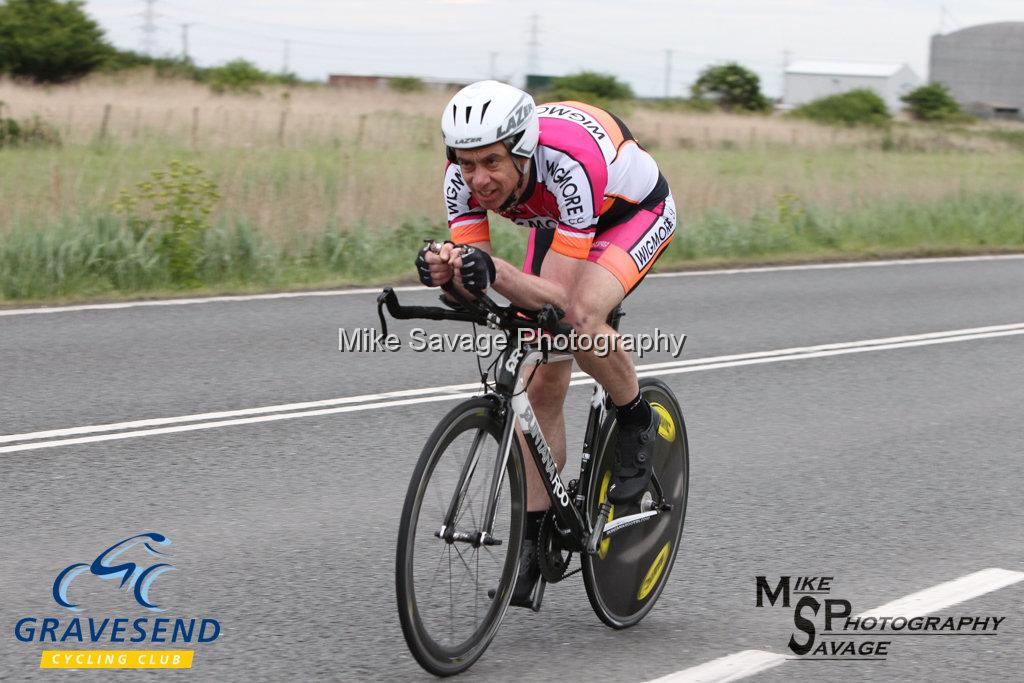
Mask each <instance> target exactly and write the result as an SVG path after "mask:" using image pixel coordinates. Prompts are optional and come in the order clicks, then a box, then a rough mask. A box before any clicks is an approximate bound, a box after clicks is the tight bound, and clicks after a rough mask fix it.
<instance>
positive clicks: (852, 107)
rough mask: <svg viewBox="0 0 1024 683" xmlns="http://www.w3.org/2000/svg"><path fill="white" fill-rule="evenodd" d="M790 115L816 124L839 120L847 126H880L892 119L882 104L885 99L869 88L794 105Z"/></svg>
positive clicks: (837, 121)
mask: <svg viewBox="0 0 1024 683" xmlns="http://www.w3.org/2000/svg"><path fill="white" fill-rule="evenodd" d="M790 115H791V116H798V117H802V118H807V119H811V120H812V121H818V122H819V123H833V124H835V123H840V124H846V125H848V126H853V125H855V124H858V123H865V124H868V125H873V126H882V125H885V124H887V123H889V121H890V120H891V119H892V117H891V116H890V115H889V109H888V108H887V107H886V106H885V100H883V99H882V98H881V97H879V96H878V94H877V93H876V92H874V91H873V90H868V89H866V88H862V89H858V90H851V91H849V92H844V93H842V94H839V95H831V96H829V97H822V98H821V99H817V100H814V101H813V102H808V103H807V104H805V105H802V106H800V107H797V108H796V109H794V110H793V111H792V112H790Z"/></svg>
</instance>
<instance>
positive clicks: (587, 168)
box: [416, 81, 676, 606]
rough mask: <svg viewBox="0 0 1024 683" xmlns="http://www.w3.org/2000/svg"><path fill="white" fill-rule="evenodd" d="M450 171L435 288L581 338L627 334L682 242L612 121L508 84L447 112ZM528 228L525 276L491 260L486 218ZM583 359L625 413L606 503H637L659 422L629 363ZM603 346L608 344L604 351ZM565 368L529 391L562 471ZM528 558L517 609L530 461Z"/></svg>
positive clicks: (661, 194) (661, 190)
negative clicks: (542, 100) (493, 299)
mask: <svg viewBox="0 0 1024 683" xmlns="http://www.w3.org/2000/svg"><path fill="white" fill-rule="evenodd" d="M441 130H442V133H443V136H444V143H445V147H446V151H447V157H448V164H447V166H446V170H445V178H444V201H445V204H446V206H447V210H448V225H449V228H450V230H451V241H450V242H446V243H445V244H444V246H443V247H442V248H441V250H440V253H434V252H433V251H431V250H429V249H428V248H426V247H425V248H424V249H423V250H421V251H420V254H419V256H418V257H417V259H416V266H417V270H418V272H419V276H420V280H421V282H423V284H425V285H427V286H440V285H444V284H446V283H448V282H450V281H454V284H455V286H456V288H457V289H459V290H461V292H462V294H463V295H464V296H470V295H472V294H479V293H481V292H483V291H484V290H486V289H488V288H493V289H494V290H495V291H497V292H498V293H500V294H502V295H503V296H505V297H506V298H507V299H508V300H509V301H511V302H512V303H513V304H515V305H517V306H520V307H522V308H529V309H537V308H540V307H542V306H543V305H545V304H553V305H555V306H557V307H559V308H561V309H562V310H564V311H565V322H566V323H568V324H570V325H572V327H573V328H574V329H575V331H576V333H577V334H578V335H580V336H583V335H586V336H589V337H591V338H592V339H596V338H597V337H598V336H599V335H603V336H606V337H608V338H615V337H617V336H618V335H617V333H616V332H615V331H614V330H613V329H612V328H611V327H610V326H609V325H608V323H607V318H608V315H609V313H610V312H611V311H612V310H613V309H614V308H615V307H616V306H618V305H619V303H621V302H622V300H623V299H624V298H625V297H626V296H627V295H628V294H629V293H630V292H632V291H633V290H634V289H635V288H636V286H637V285H638V284H639V283H640V281H641V280H643V278H644V276H645V275H646V274H647V272H648V271H649V270H650V268H651V265H652V264H653V263H654V262H655V261H656V260H657V259H658V257H659V256H660V255H661V253H662V252H663V251H664V249H665V247H666V246H667V245H668V243H669V242H670V241H671V240H672V237H673V234H674V231H675V226H676V211H675V204H674V203H673V201H672V195H671V193H670V191H669V187H668V183H667V182H666V181H665V178H664V176H662V174H661V172H660V171H659V170H658V166H657V164H656V163H655V161H654V159H653V158H652V157H651V156H650V155H649V154H648V153H647V152H646V151H644V150H643V149H642V148H641V147H640V146H639V144H638V143H637V142H636V140H634V139H633V136H632V134H631V133H630V132H629V129H628V128H627V127H626V125H625V124H624V123H623V122H622V121H621V120H620V119H619V118H618V117H616V116H615V115H613V114H610V113H609V112H606V111H604V110H602V109H599V108H597V107H593V106H590V105H587V104H583V103H581V102H557V103H550V104H543V105H541V106H540V107H537V106H536V105H535V104H534V101H533V98H532V97H531V96H530V95H529V94H527V93H525V92H523V91H521V90H519V89H518V88H514V87H512V86H510V85H506V84H504V83H499V82H497V81H480V82H477V83H473V84H472V85H469V86H466V87H465V88H463V89H462V90H460V91H459V92H458V93H457V94H456V95H455V96H454V97H453V98H452V99H451V101H450V102H449V103H448V105H447V107H446V108H445V110H444V112H443V114H442V117H441ZM488 211H494V212H496V213H498V214H500V215H502V216H504V217H506V218H508V219H510V220H512V221H513V222H515V223H517V224H519V225H522V226H524V227H528V228H530V238H529V246H528V248H527V251H526V261H525V263H524V264H523V267H522V270H520V269H519V268H517V267H515V266H513V265H512V264H511V263H508V262H507V261H504V260H502V259H499V258H495V257H493V256H492V254H491V242H490V231H489V227H488V220H487V212H488ZM610 346H611V351H610V352H608V353H607V354H606V355H604V356H602V355H599V354H598V353H596V352H594V351H577V352H576V353H574V357H575V360H576V362H577V363H579V365H580V367H581V368H582V369H583V370H584V372H586V373H587V374H589V375H590V376H592V377H593V378H594V379H595V380H597V381H598V382H600V383H601V385H602V386H603V387H604V388H605V390H606V391H607V392H608V395H609V396H610V397H611V400H612V402H613V403H614V404H615V406H616V420H617V423H618V442H617V457H616V460H615V463H614V467H613V470H612V486H611V487H610V488H609V490H608V500H609V501H610V502H611V503H613V504H616V505H626V504H631V503H635V502H636V501H638V500H639V498H640V497H641V496H642V495H643V493H644V491H645V490H646V489H647V486H648V484H649V483H650V480H651V474H652V470H651V465H650V459H651V455H652V449H653V444H654V440H655V439H654V437H655V435H656V434H657V430H658V421H659V417H658V414H657V413H656V412H655V411H653V410H652V409H651V406H650V404H649V403H647V401H645V400H644V399H643V397H642V396H641V395H640V388H639V385H638V382H637V376H636V370H635V368H634V366H633V360H632V357H631V356H630V355H629V354H628V353H627V352H625V351H624V350H622V349H621V348H620V347H619V346H618V345H615V344H612V345H610ZM598 348H602V347H598ZM571 371H572V367H571V364H569V363H553V364H550V365H540V366H538V367H537V368H536V370H535V371H534V374H533V376H532V378H531V379H530V381H529V385H528V390H527V393H528V396H529V399H530V403H531V405H532V406H533V408H534V412H535V414H536V415H537V419H538V421H539V422H540V426H541V429H542V430H543V432H544V435H545V437H546V439H547V442H548V444H549V446H550V448H551V455H552V457H553V458H554V459H555V461H556V463H557V464H558V468H559V470H561V469H562V467H563V466H564V465H565V451H566V446H565V418H564V414H563V404H564V402H565V397H566V394H567V392H568V389H569V379H570V374H571ZM526 475H527V508H526V509H527V524H526V540H525V542H524V546H523V561H522V562H521V566H520V575H519V579H518V581H517V583H516V588H515V593H514V595H513V598H512V604H514V605H520V606H526V605H528V604H529V602H530V597H529V596H530V594H531V593H532V590H533V586H534V584H535V583H536V580H537V578H538V576H539V570H538V568H537V563H536V559H535V555H536V545H537V544H536V541H537V536H538V533H539V530H540V525H541V522H542V520H543V518H544V514H545V512H546V511H547V508H548V507H549V505H550V500H549V499H548V496H547V492H546V491H545V489H544V486H543V483H542V480H541V475H540V473H539V472H538V471H537V468H536V466H535V465H534V463H533V462H532V461H530V460H529V459H527V460H526Z"/></svg>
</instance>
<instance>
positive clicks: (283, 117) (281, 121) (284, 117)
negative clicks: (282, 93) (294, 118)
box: [277, 109, 288, 147]
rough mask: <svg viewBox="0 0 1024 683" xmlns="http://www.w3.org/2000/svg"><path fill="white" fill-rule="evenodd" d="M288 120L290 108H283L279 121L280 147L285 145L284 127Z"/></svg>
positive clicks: (278, 141)
mask: <svg viewBox="0 0 1024 683" xmlns="http://www.w3.org/2000/svg"><path fill="white" fill-rule="evenodd" d="M287 121H288V110H287V109H282V110H281V118H280V119H279V120H278V122H277V144H278V146H279V147H284V128H285V124H286V123H287Z"/></svg>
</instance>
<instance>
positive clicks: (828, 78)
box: [782, 61, 921, 112]
mask: <svg viewBox="0 0 1024 683" xmlns="http://www.w3.org/2000/svg"><path fill="white" fill-rule="evenodd" d="M920 85H921V79H920V78H918V76H917V74H915V73H914V72H913V71H912V70H911V69H910V67H909V66H907V65H906V64H895V63H884V62H824V61H797V62H793V63H792V64H790V65H788V66H787V67H786V73H785V84H784V94H783V97H782V103H783V105H784V106H785V107H786V108H792V107H799V106H800V105H801V104H807V103H808V102H811V101H813V100H817V99H820V98H822V97H828V96H829V95H838V94H840V93H844V92H849V91H851V90H858V89H864V88H867V89H869V90H873V91H875V92H876V93H878V95H879V96H880V97H881V98H882V99H883V100H885V105H886V106H887V107H888V108H889V111H890V112H898V111H899V110H900V109H902V108H903V103H902V102H901V101H900V97H901V96H903V95H905V94H907V93H908V92H910V91H911V90H913V89H915V88H917V87H918V86H920Z"/></svg>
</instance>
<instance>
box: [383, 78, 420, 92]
mask: <svg viewBox="0 0 1024 683" xmlns="http://www.w3.org/2000/svg"><path fill="white" fill-rule="evenodd" d="M388 87H389V88H391V89H392V90H394V91H395V92H422V91H423V79H422V78H416V77H415V76H396V77H395V78H389V79H388Z"/></svg>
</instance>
